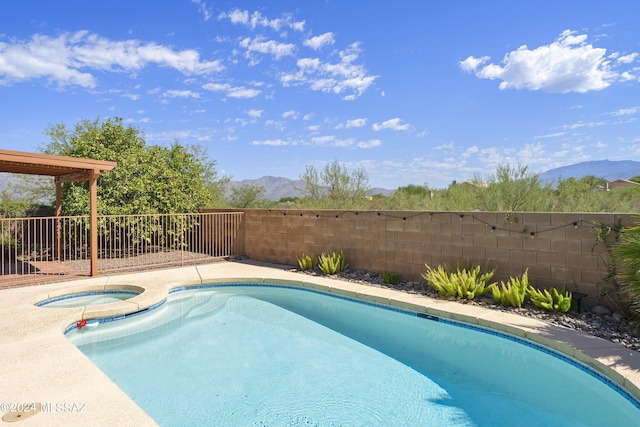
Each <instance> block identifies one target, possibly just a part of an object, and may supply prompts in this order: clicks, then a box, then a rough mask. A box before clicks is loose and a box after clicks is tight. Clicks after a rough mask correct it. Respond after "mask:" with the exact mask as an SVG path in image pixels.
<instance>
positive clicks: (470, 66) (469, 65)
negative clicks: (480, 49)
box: [458, 56, 491, 73]
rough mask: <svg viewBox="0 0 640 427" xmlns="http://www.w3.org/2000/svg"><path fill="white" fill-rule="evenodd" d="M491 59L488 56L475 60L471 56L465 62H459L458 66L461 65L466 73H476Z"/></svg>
mask: <svg viewBox="0 0 640 427" xmlns="http://www.w3.org/2000/svg"><path fill="white" fill-rule="evenodd" d="M489 59H491V58H490V57H488V56H483V57H482V58H474V57H473V56H470V57H468V58H467V59H465V60H464V61H460V62H458V65H460V68H462V69H463V70H464V71H466V72H468V73H470V72H475V71H476V69H477V68H478V66H480V65H482V64H484V63H485V62H487V61H488V60H489Z"/></svg>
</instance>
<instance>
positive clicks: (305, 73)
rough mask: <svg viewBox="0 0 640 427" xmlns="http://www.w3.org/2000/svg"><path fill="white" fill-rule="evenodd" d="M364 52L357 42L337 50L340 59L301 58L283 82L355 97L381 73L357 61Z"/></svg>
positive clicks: (288, 84)
mask: <svg viewBox="0 0 640 427" xmlns="http://www.w3.org/2000/svg"><path fill="white" fill-rule="evenodd" d="M360 52H361V49H360V46H359V44H358V43H353V44H351V45H350V46H349V47H348V48H347V49H345V50H342V51H340V52H338V55H339V57H340V62H338V63H329V62H323V61H321V60H320V59H319V58H302V59H299V60H298V62H297V65H298V70H297V71H295V72H292V73H283V74H282V75H281V76H280V81H281V83H282V84H283V85H284V86H291V85H298V84H305V85H308V86H309V87H310V88H311V90H316V91H322V92H326V93H334V94H337V95H343V99H345V100H353V99H355V97H357V96H360V95H362V94H363V93H364V92H365V91H366V90H367V88H369V86H371V85H372V84H373V82H374V80H375V79H377V78H378V76H371V75H368V73H367V71H366V69H365V68H364V66H363V65H358V64H355V63H354V62H355V61H356V60H357V59H358V57H359V54H360Z"/></svg>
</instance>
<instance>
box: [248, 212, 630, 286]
mask: <svg viewBox="0 0 640 427" xmlns="http://www.w3.org/2000/svg"><path fill="white" fill-rule="evenodd" d="M632 223H633V215H632V214H591V213H538V212H535V213H528V212H522V213H515V214H510V215H508V214H506V213H504V212H431V213H430V212H422V211H333V210H314V211H309V210H269V209H248V210H245V253H246V255H247V256H248V257H250V258H252V259H256V260H260V261H265V262H273V263H281V264H289V265H292V266H297V258H298V257H300V256H301V255H302V254H309V253H313V254H315V255H319V254H320V253H322V252H331V251H337V250H343V251H344V253H345V255H346V257H347V262H348V263H349V266H350V267H351V268H354V269H362V270H367V271H371V272H384V271H394V272H397V273H400V275H401V277H402V278H403V279H405V280H414V281H423V280H424V279H422V277H421V274H422V273H424V271H425V264H429V265H431V266H434V267H436V266H438V265H441V264H444V263H448V264H449V265H456V264H457V263H465V264H469V263H478V264H480V265H481V266H485V265H486V266H489V267H490V268H493V267H496V268H497V273H496V276H495V278H496V279H497V280H507V279H508V278H509V276H519V275H521V274H522V273H523V272H524V271H525V269H527V268H528V270H529V280H530V282H531V283H532V284H533V285H534V286H536V287H539V288H545V287H549V286H556V287H558V286H562V284H563V283H566V285H567V289H569V290H571V291H578V292H583V293H585V294H587V295H589V296H590V297H596V298H597V297H602V296H603V295H605V293H607V291H612V289H611V285H610V284H608V283H607V282H605V278H606V276H607V274H608V271H607V264H606V256H605V255H606V248H605V245H604V244H602V243H600V242H598V239H597V233H596V232H597V230H598V228H601V225H605V226H607V225H608V226H614V225H615V224H621V225H622V226H629V225H631V224H632ZM612 237H613V233H612V234H611V235H610V238H612ZM609 294H610V295H611V296H614V295H615V292H609Z"/></svg>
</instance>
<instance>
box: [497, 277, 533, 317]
mask: <svg viewBox="0 0 640 427" xmlns="http://www.w3.org/2000/svg"><path fill="white" fill-rule="evenodd" d="M528 288H529V274H528V269H527V270H525V272H524V273H523V274H522V277H521V278H517V277H510V278H509V280H508V281H507V282H506V283H505V282H500V286H495V287H493V289H492V290H491V294H492V296H493V301H494V302H495V303H496V304H500V305H504V306H505V307H509V306H511V307H518V308H519V307H522V304H523V303H524V299H525V297H526V296H527V289H528Z"/></svg>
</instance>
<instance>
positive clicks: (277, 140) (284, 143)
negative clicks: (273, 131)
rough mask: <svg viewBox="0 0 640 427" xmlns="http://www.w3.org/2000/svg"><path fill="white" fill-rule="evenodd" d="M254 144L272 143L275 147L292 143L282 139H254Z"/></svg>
mask: <svg viewBox="0 0 640 427" xmlns="http://www.w3.org/2000/svg"><path fill="white" fill-rule="evenodd" d="M251 144H252V145H271V146H275V147H279V146H283V145H291V143H289V142H287V141H283V140H282V139H266V140H264V141H252V142H251Z"/></svg>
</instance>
